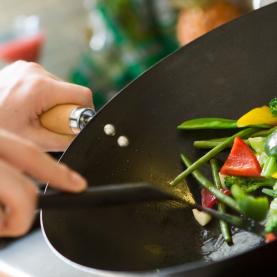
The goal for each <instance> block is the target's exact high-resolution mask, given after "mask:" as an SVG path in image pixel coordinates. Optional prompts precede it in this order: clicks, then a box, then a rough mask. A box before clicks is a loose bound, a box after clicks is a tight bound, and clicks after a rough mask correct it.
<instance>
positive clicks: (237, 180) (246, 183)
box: [224, 176, 276, 193]
mask: <svg viewBox="0 0 277 277" xmlns="http://www.w3.org/2000/svg"><path fill="white" fill-rule="evenodd" d="M275 182H276V181H275V180H274V179H272V178H270V179H268V178H245V177H237V176H225V177H224V184H225V186H226V187H229V188H231V187H232V186H233V185H237V186H239V187H240V188H241V189H242V190H243V191H244V192H246V193H249V192H253V191H256V190H257V189H259V188H262V187H267V186H269V187H273V186H274V184H275Z"/></svg>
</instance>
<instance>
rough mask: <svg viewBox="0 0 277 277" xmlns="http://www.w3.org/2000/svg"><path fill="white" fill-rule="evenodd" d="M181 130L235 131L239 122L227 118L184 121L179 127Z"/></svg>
mask: <svg viewBox="0 0 277 277" xmlns="http://www.w3.org/2000/svg"><path fill="white" fill-rule="evenodd" d="M177 128H178V129H180V130H198V129H235V128H237V121H236V120H232V119H225V118H209V117H203V118H196V119H191V120H187V121H184V122H183V123H182V124H180V125H179V126H178V127H177Z"/></svg>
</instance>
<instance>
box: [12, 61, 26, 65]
mask: <svg viewBox="0 0 277 277" xmlns="http://www.w3.org/2000/svg"><path fill="white" fill-rule="evenodd" d="M26 64H28V62H26V61H23V60H17V61H16V62H14V63H13V65H14V66H23V65H26Z"/></svg>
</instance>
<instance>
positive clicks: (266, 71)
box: [41, 4, 277, 276]
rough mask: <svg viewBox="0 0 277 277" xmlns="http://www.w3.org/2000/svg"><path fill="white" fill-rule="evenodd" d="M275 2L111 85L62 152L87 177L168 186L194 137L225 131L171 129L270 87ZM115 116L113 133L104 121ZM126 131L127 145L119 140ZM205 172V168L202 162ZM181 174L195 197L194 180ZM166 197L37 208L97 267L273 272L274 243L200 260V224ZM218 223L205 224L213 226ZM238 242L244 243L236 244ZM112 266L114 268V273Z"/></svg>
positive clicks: (276, 76) (56, 245) (275, 83)
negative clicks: (118, 86) (125, 82)
mask: <svg viewBox="0 0 277 277" xmlns="http://www.w3.org/2000/svg"><path fill="white" fill-rule="evenodd" d="M276 27H277V4H272V5H270V6H267V7H266V8H263V9H260V10H258V11H255V12H253V13H251V14H249V15H246V16H244V17H242V18H240V19H238V20H235V21H233V22H231V23H230V24H227V25H225V26H223V27H221V28H218V29H216V30H215V31H213V32H210V33H209V34H208V35H206V36H204V37H202V38H200V39H198V40H196V41H195V42H193V43H191V44H189V45H188V46H186V47H184V48H182V49H180V50H178V51H177V52H176V53H174V54H173V55H171V56H170V57H168V58H166V59H165V60H163V61H162V62H161V63H159V64H158V65H157V66H155V67H154V68H152V69H151V70H150V71H148V72H147V73H145V74H143V75H142V76H141V77H140V78H139V79H138V80H136V81H134V82H133V83H131V84H130V85H129V86H128V87H126V88H125V89H123V91H122V92H121V93H120V94H118V95H117V96H116V97H115V98H114V99H113V100H112V101H111V102H110V103H109V104H108V105H106V106H105V107H104V108H103V109H102V110H101V111H100V112H99V113H98V114H97V115H96V116H95V117H94V118H93V119H92V120H91V121H90V123H89V124H88V125H87V127H86V128H85V129H84V130H83V131H82V132H81V133H80V135H79V136H78V137H77V138H76V139H75V140H74V142H73V143H72V144H71V146H70V147H69V149H68V150H67V151H66V152H65V154H64V155H63V157H62V159H61V161H62V162H64V163H66V164H68V165H69V166H71V167H73V168H74V169H76V170H77V171H79V172H80V173H81V174H83V175H84V176H85V177H86V178H87V179H88V181H89V184H90V185H91V186H94V185H96V186H101V185H103V184H109V183H124V182H140V181H148V182H151V183H153V184H155V185H160V186H167V185H168V182H169V181H170V180H172V179H173V178H174V177H175V176H176V175H177V174H178V173H179V172H180V171H181V170H182V169H183V167H182V165H181V162H180V159H179V154H180V153H181V152H182V151H185V152H186V153H187V154H189V155H190V157H191V158H193V159H196V158H197V157H198V156H199V155H200V154H201V153H200V152H198V151H196V150H194V149H193V147H192V141H193V140H194V139H196V138H197V139H203V138H207V137H218V136H221V135H222V136H224V135H226V133H223V132H221V131H217V132H211V131H209V132H207V131H205V132H200V131H199V132H186V133H182V132H179V131H177V130H176V126H177V125H178V124H179V123H181V122H182V121H184V120H186V119H189V118H194V117H200V116H201V117H204V116H217V117H226V118H237V117H239V116H240V115H241V114H243V113H244V112H246V111H247V110H249V109H250V108H252V107H254V106H259V105H263V104H265V103H267V102H268V101H269V100H270V99H271V98H272V97H274V96H276V92H277V30H276ZM107 123H112V124H114V126H115V127H116V135H115V136H107V135H105V133H104V132H103V127H104V125H105V124H107ZM121 135H124V136H127V137H128V139H129V142H130V144H129V146H128V147H119V146H118V145H117V138H118V136H121ZM204 172H206V173H208V170H207V169H206V168H204ZM188 183H189V186H190V189H191V191H192V192H193V194H194V195H195V197H196V198H198V196H199V186H198V185H197V184H196V183H195V182H194V181H193V180H192V179H190V178H188ZM170 205H171V203H170V202H159V203H149V204H132V205H123V206H117V207H112V208H111V207H106V208H103V207H101V208H94V209H90V210H74V209H72V210H68V209H65V210H63V211H61V210H59V211H43V212H42V217H41V218H42V227H43V230H44V233H45V235H46V238H47V240H48V241H49V243H50V245H51V246H52V248H53V249H55V251H56V253H59V256H62V257H64V258H65V259H66V260H67V261H72V262H73V263H72V264H73V265H75V266H78V267H79V268H80V269H82V270H85V271H90V272H92V273H95V274H96V275H98V274H99V275H109V274H115V275H116V274H118V276H122V275H124V274H127V275H129V274H157V272H159V275H168V276H222V275H223V274H224V275H225V276H233V275H234V274H236V275H240V274H242V272H244V271H245V272H248V273H250V272H251V271H254V272H255V273H257V272H259V271H260V272H265V271H267V272H268V270H272V272H273V273H275V274H276V273H277V267H275V266H274V262H276V261H277V242H273V243H271V244H269V245H265V246H261V247H257V248H255V249H254V250H251V251H248V252H245V253H243V254H239V255H235V256H233V257H231V258H228V259H222V260H221V261H220V262H216V263H213V262H212V263H207V262H204V261H203V252H202V250H203V249H202V244H203V239H202V235H203V232H204V231H203V230H204V229H203V228H202V227H200V226H199V225H198V224H197V223H196V222H195V220H194V219H193V216H192V213H191V210H189V209H186V210H185V211H184V210H172V209H170ZM214 225H215V226H208V227H207V228H206V229H208V230H210V232H211V233H212V234H214V235H216V234H217V232H218V231H217V226H216V222H215V224H214ZM242 246H243V245H242ZM115 275H113V276H115Z"/></svg>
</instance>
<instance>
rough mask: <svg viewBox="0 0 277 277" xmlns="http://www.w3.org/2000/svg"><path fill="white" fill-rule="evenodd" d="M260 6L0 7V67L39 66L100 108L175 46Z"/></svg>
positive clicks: (221, 1) (117, 0) (66, 3)
mask: <svg viewBox="0 0 277 277" xmlns="http://www.w3.org/2000/svg"><path fill="white" fill-rule="evenodd" d="M263 2H264V4H265V2H270V1H263ZM271 2H272V1H271ZM262 4H263V3H262V1H258V0H253V1H250V0H249V1H248V0H240V1H239V0H237V1H236V0H151V1H149V0H85V1H81V0H78V1H77V0H59V1H58V0H44V1H36V0H25V1H21V0H0V61H1V62H2V63H5V64H7V63H10V62H12V61H15V60H17V59H23V60H28V61H36V62H39V63H41V64H42V65H43V66H44V67H46V69H47V70H49V71H51V72H52V73H54V74H56V75H58V76H59V77H61V78H63V79H65V80H68V81H71V82H74V83H77V84H81V85H85V86H88V87H90V88H91V89H92V90H93V91H94V101H95V104H96V107H97V108H100V107H101V106H102V105H103V104H104V103H105V102H107V101H108V100H109V99H110V98H111V97H113V96H114V95H115V94H116V93H117V92H118V91H119V90H120V89H122V88H123V87H124V86H125V85H126V84H128V83H129V82H130V81H132V80H133V79H135V78H136V77H137V76H139V75H140V74H141V73H142V72H144V71H145V70H147V69H148V68H149V67H151V66H152V65H153V64H155V63H156V62H158V61H159V60H160V59H162V58H163V57H165V56H166V55H168V54H170V53H171V52H173V51H175V50H176V49H178V48H179V47H180V46H183V45H185V44H188V43H190V42H191V41H192V40H194V39H196V38H197V37H199V36H201V35H203V34H204V33H206V32H208V31H210V30H212V29H213V28H216V27H218V26H219V25H221V24H224V23H226V22H228V21H230V20H233V19H235V18H237V17H239V16H241V15H243V14H245V13H247V12H249V11H251V10H253V9H255V8H259V7H260V6H261V5H262ZM219 43H220V42H219Z"/></svg>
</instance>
